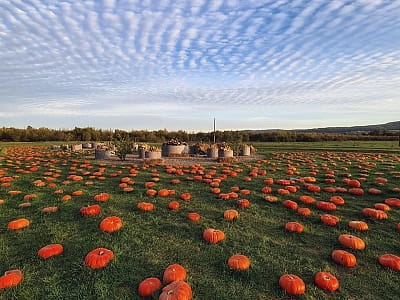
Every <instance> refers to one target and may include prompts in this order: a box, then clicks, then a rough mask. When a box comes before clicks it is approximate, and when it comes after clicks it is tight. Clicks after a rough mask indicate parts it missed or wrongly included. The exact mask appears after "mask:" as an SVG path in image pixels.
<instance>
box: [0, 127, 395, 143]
mask: <svg viewBox="0 0 400 300" xmlns="http://www.w3.org/2000/svg"><path fill="white" fill-rule="evenodd" d="M215 137H216V142H232V141H241V142H321V141H351V140H355V141H373V140H377V141H389V140H397V139H399V133H398V131H380V132H379V131H376V130H373V131H371V132H366V131H365V132H359V133H325V132H305V131H295V130H276V131H275V130H265V131H261V130H259V131H250V130H239V131H232V130H225V131H216V132H215ZM121 138H124V139H129V140H132V141H134V142H138V143H140V142H149V143H162V142H165V141H168V140H170V139H172V138H176V139H178V140H181V141H185V142H190V143H195V142H200V143H212V142H213V140H214V133H213V132H197V133H194V132H192V133H190V132H187V131H184V130H178V131H167V130H166V129H163V130H153V131H148V130H131V131H125V130H120V129H96V128H93V127H85V128H79V127H75V128H74V129H50V128H45V127H41V128H33V127H31V126H28V127H27V128H24V129H20V128H12V127H11V128H6V127H2V128H0V141H2V142H39V141H64V142H69V141H112V140H116V139H121Z"/></svg>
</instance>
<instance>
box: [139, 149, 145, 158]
mask: <svg viewBox="0 0 400 300" xmlns="http://www.w3.org/2000/svg"><path fill="white" fill-rule="evenodd" d="M145 154H146V150H145V149H143V148H139V149H138V155H139V158H145V157H146V156H145Z"/></svg>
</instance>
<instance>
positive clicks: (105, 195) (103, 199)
mask: <svg viewBox="0 0 400 300" xmlns="http://www.w3.org/2000/svg"><path fill="white" fill-rule="evenodd" d="M93 200H94V201H99V202H106V201H108V200H110V194H108V193H100V194H97V195H96V196H94V197H93Z"/></svg>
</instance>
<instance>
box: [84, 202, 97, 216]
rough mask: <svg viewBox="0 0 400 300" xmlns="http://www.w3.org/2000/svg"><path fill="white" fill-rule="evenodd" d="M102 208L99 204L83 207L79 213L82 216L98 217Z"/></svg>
mask: <svg viewBox="0 0 400 300" xmlns="http://www.w3.org/2000/svg"><path fill="white" fill-rule="evenodd" d="M100 211H101V207H100V206H99V205H97V204H95V205H90V206H85V207H82V208H81V209H80V210H79V212H80V213H81V215H82V216H97V215H98V214H100Z"/></svg>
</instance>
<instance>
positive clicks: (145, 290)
mask: <svg viewBox="0 0 400 300" xmlns="http://www.w3.org/2000/svg"><path fill="white" fill-rule="evenodd" d="M160 288H161V280H160V279H158V278H157V277H149V278H146V279H144V280H143V281H142V282H141V283H140V284H139V287H138V294H139V296H141V297H151V296H152V295H153V294H154V293H155V292H156V291H158V290H159V289H160Z"/></svg>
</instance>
